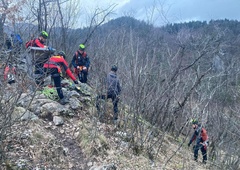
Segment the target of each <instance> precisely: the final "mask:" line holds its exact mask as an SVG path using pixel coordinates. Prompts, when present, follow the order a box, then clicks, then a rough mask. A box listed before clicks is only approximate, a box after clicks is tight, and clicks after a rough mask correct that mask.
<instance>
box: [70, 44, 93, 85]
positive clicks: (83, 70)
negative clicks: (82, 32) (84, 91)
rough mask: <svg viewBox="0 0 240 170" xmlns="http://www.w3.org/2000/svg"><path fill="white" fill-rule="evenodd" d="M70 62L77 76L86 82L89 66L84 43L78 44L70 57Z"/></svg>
mask: <svg viewBox="0 0 240 170" xmlns="http://www.w3.org/2000/svg"><path fill="white" fill-rule="evenodd" d="M71 64H72V65H73V67H74V72H75V74H76V75H77V76H78V78H79V81H80V82H81V83H87V76H88V71H89V67H90V60H89V58H88V55H87V53H86V51H85V45H84V44H80V45H79V50H77V51H76V52H75V54H74V56H73V58H72V62H71Z"/></svg>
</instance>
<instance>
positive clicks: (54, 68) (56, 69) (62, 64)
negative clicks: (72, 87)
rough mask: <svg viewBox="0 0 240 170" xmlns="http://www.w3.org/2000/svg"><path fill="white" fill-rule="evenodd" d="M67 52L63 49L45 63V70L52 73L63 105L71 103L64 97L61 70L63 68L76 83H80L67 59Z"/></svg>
mask: <svg viewBox="0 0 240 170" xmlns="http://www.w3.org/2000/svg"><path fill="white" fill-rule="evenodd" d="M65 57H66V55H65V53H64V52H63V51H60V52H59V53H58V54H57V55H55V56H52V57H50V58H49V60H48V61H47V62H46V63H45V64H44V65H43V67H44V72H46V73H47V74H51V76H52V78H53V80H54V84H55V87H56V89H57V93H58V96H59V98H60V100H59V103H61V104H62V105H64V104H66V103H69V101H68V100H67V99H66V98H64V95H63V92H62V86H61V72H62V70H61V69H62V68H63V69H64V70H65V71H66V73H67V75H68V76H69V77H70V78H71V79H72V80H73V82H74V83H75V84H78V81H77V80H76V78H75V77H74V75H73V74H72V72H71V70H70V69H69V67H68V63H67V61H66V60H65Z"/></svg>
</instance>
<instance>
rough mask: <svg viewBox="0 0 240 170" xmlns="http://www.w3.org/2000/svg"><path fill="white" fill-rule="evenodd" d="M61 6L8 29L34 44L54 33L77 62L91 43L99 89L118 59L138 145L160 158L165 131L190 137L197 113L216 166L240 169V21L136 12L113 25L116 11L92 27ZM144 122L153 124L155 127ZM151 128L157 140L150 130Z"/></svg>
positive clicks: (55, 43)
mask: <svg viewBox="0 0 240 170" xmlns="http://www.w3.org/2000/svg"><path fill="white" fill-rule="evenodd" d="M57 2H59V1H56V3H57ZM31 5H34V4H31ZM58 5H59V4H58ZM59 7H60V6H59ZM53 8H54V7H52V8H51V9H50V8H49V9H48V11H44V12H45V13H50V12H52V14H53V16H55V20H53V18H49V15H45V13H44V12H43V15H42V16H46V18H44V17H42V18H41V19H40V20H39V18H37V19H38V22H36V24H35V23H34V22H33V21H36V17H35V18H34V15H33V18H31V17H28V18H24V19H25V20H22V21H21V22H20V21H19V22H12V23H11V24H10V22H9V23H7V24H6V23H5V24H4V26H3V25H2V29H0V31H2V33H4V32H5V33H7V34H9V33H12V32H15V33H19V34H20V35H21V36H22V39H23V40H24V42H26V41H27V40H28V39H29V38H30V37H31V36H32V35H34V36H35V37H36V36H38V33H39V32H40V31H41V30H46V31H47V32H48V33H49V35H50V38H49V40H48V42H47V43H48V44H49V45H50V46H52V47H54V48H56V49H57V50H58V51H61V50H64V51H66V53H67V56H68V57H67V59H68V61H69V62H70V61H71V59H72V56H73V54H74V52H75V51H76V50H77V48H78V45H79V44H80V43H85V45H86V46H87V48H86V50H87V53H88V55H89V57H90V60H91V69H90V72H89V83H90V84H91V86H92V87H94V88H95V89H96V90H97V91H98V92H101V89H102V85H103V84H104V83H103V82H104V78H105V75H106V74H107V72H108V71H109V69H110V67H111V65H113V64H116V65H117V66H118V68H119V71H118V75H119V77H120V80H121V85H122V87H123V92H122V94H121V101H122V105H121V106H120V107H122V109H123V108H125V109H126V108H127V109H128V111H129V112H130V113H132V117H133V121H132V124H131V125H130V129H131V134H132V136H134V138H133V139H132V143H134V145H136V146H138V147H139V148H141V146H143V145H145V144H146V143H147V144H148V148H147V149H148V151H149V154H150V155H151V156H152V157H154V155H155V154H157V152H160V151H161V148H162V146H161V141H162V139H163V136H162V135H159V130H161V131H162V132H165V133H171V134H172V135H173V136H174V137H176V138H178V137H179V136H181V135H184V136H186V138H187V137H188V134H189V133H190V130H191V129H190V128H189V126H190V124H189V120H190V119H192V118H197V119H199V121H200V122H201V123H202V124H203V126H204V127H206V129H207V130H208V133H209V137H210V139H209V140H210V146H209V150H208V154H209V160H210V161H211V162H212V168H213V169H238V168H239V163H240V155H239V152H240V151H239V148H240V146H239V145H240V143H239V140H240V138H239V136H240V131H239V129H240V126H239V124H240V108H239V103H240V91H239V83H240V77H239V75H240V69H239V68H240V58H239V56H240V48H239V47H240V22H239V21H235V20H228V19H225V20H211V21H209V22H206V21H192V22H186V23H174V24H173V23H172V24H167V25H164V26H162V27H156V26H154V25H152V24H148V23H146V22H144V21H139V20H136V19H134V18H132V17H120V18H117V19H113V20H110V21H108V22H107V21H105V18H104V17H108V15H109V13H107V14H105V15H104V17H103V19H102V20H101V19H99V18H98V17H99V16H98V13H97V12H98V11H96V13H94V15H93V16H92V20H91V21H92V22H90V23H89V26H87V27H84V28H76V29H73V28H71V27H70V25H71V23H70V21H71V20H70V19H69V20H67V19H68V17H69V15H70V14H65V13H64V14H62V13H61V12H66V11H64V9H63V8H62V10H59V11H61V12H59V13H55V12H54V10H53ZM43 9H44V8H43ZM43 9H42V10H43ZM45 10H46V9H45ZM108 10H109V9H108ZM1 16H2V17H3V15H1ZM72 16H74V15H72ZM64 17H66V18H64ZM97 18H98V20H97ZM1 19H2V20H1V23H0V25H1V24H3V21H4V20H3V18H1ZM9 19H11V18H9ZM64 19H65V20H64ZM40 21H41V22H40ZM74 21H75V20H74ZM93 21H94V22H93ZM32 23H34V24H32ZM7 34H5V35H6V37H3V36H2V37H1V42H2V45H1V51H2V54H1V55H2V56H3V55H5V54H6V53H5V50H6V49H5V48H6V47H5V40H6V38H7V36H9V35H7ZM2 35H4V34H2ZM24 52H25V48H24V46H23V47H22V53H21V54H19V56H18V55H15V56H14V57H16V58H21V57H22V55H24ZM4 57H5V56H4ZM4 57H2V58H4ZM4 61H5V60H4ZM120 109H121V108H120ZM123 119H128V117H123ZM142 119H144V120H146V121H147V122H149V124H150V129H151V130H150V131H149V129H148V130H147V129H145V124H144V123H143V121H141V120H142ZM156 129H157V130H156ZM150 132H151V133H153V134H154V136H155V137H156V138H157V141H155V140H153V138H151V135H146V134H147V133H150ZM153 148H154V149H153ZM156 148H158V149H157V150H156Z"/></svg>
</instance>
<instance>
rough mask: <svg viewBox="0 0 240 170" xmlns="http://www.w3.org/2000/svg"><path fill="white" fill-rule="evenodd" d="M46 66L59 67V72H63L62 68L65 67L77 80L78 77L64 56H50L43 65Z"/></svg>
mask: <svg viewBox="0 0 240 170" xmlns="http://www.w3.org/2000/svg"><path fill="white" fill-rule="evenodd" d="M43 67H44V68H47V69H51V68H57V69H58V72H59V73H61V68H64V70H65V71H66V73H67V75H68V76H69V77H70V78H71V79H72V80H73V81H75V80H76V78H75V77H74V75H73V74H72V72H71V70H70V69H69V67H68V63H67V61H66V60H65V59H64V58H63V57H62V56H52V57H50V58H49V60H48V61H47V62H46V63H45V64H44V65H43Z"/></svg>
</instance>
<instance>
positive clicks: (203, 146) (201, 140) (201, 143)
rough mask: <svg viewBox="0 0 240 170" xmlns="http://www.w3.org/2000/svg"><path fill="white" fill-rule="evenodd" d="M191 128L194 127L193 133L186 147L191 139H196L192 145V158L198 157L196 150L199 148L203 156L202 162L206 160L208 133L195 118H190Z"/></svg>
mask: <svg viewBox="0 0 240 170" xmlns="http://www.w3.org/2000/svg"><path fill="white" fill-rule="evenodd" d="M192 128H193V129H194V133H193V135H192V137H191V139H190V141H189V143H188V147H189V146H190V145H191V143H192V142H193V141H195V140H196V144H195V145H194V147H193V148H194V160H195V161H197V159H198V150H199V149H200V150H201V152H202V156H203V163H204V164H206V162H207V146H208V135H207V131H206V129H205V128H203V127H202V125H201V124H199V123H198V121H197V120H192Z"/></svg>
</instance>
